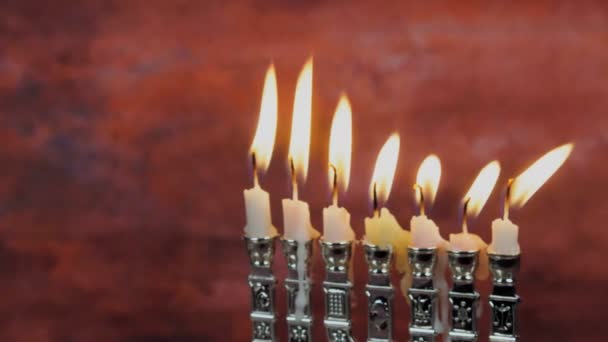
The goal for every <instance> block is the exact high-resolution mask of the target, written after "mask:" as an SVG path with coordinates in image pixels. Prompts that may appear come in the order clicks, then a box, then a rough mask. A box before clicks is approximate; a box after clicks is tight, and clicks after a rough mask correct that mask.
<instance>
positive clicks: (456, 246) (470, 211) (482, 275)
mask: <svg viewBox="0 0 608 342" xmlns="http://www.w3.org/2000/svg"><path fill="white" fill-rule="evenodd" d="M499 174H500V164H499V163H498V161H496V160H495V161H492V162H490V163H489V164H488V165H486V166H485V167H484V168H483V169H482V170H481V171H480V172H479V175H478V176H477V178H475V181H473V184H472V185H471V187H470V188H469V191H468V192H467V194H466V195H465V196H464V199H463V203H464V204H463V211H462V232H461V233H458V234H450V247H449V248H450V250H453V251H461V252H462V251H479V265H478V267H477V270H476V274H475V275H476V277H477V278H479V279H481V280H484V279H486V278H487V277H488V275H489V269H488V258H487V256H486V248H487V244H486V243H485V242H484V241H483V240H482V239H481V237H480V236H479V235H477V234H473V233H470V232H469V229H468V225H467V219H468V218H469V217H476V216H477V215H479V213H480V212H481V210H482V209H483V207H484V206H485V204H486V203H487V201H488V198H489V197H490V194H491V193H492V189H494V185H496V181H497V180H498V176H499ZM478 313H481V311H479V312H478Z"/></svg>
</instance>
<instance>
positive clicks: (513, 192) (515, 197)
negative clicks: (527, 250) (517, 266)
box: [488, 144, 573, 255]
mask: <svg viewBox="0 0 608 342" xmlns="http://www.w3.org/2000/svg"><path fill="white" fill-rule="evenodd" d="M572 148H573V144H565V145H562V146H560V147H557V148H555V149H553V150H551V151H550V152H548V153H547V154H545V155H544V156H542V157H541V158H540V159H538V160H537V161H536V162H535V163H534V164H532V166H530V167H529V168H528V169H527V170H526V171H524V172H523V173H522V174H520V175H519V176H517V178H515V179H510V180H509V182H508V185H507V191H506V196H505V202H504V211H503V218H502V219H500V218H498V219H496V220H494V221H493V222H492V243H491V244H490V246H489V247H488V252H490V253H494V254H500V255H518V254H519V253H520V248H519V242H518V240H517V238H518V234H519V227H518V226H517V225H516V224H514V223H513V222H511V220H509V207H513V208H520V207H522V206H523V205H524V204H525V203H526V202H527V201H528V200H529V199H530V197H532V195H534V193H535V192H536V191H537V190H538V189H539V188H540V187H541V186H542V185H543V184H544V183H545V182H546V181H547V180H548V179H549V178H550V177H551V176H552V175H553V174H554V173H555V172H556V171H557V170H558V169H559V168H560V167H561V166H562V165H563V164H564V162H565V161H566V159H568V156H569V155H570V153H571V152H572Z"/></svg>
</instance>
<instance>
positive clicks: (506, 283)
mask: <svg viewBox="0 0 608 342" xmlns="http://www.w3.org/2000/svg"><path fill="white" fill-rule="evenodd" d="M488 257H489V259H490V271H491V272H492V283H493V285H494V286H493V290H492V294H491V295H490V308H491V310H492V319H491V325H490V327H491V333H490V341H491V342H516V341H519V334H518V329H517V328H518V327H517V305H518V304H519V302H520V298H519V296H518V295H517V292H516V289H515V283H516V281H517V273H518V272H519V262H520V256H519V255H499V254H492V253H489V254H488Z"/></svg>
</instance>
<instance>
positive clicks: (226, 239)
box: [0, 0, 608, 342]
mask: <svg viewBox="0 0 608 342" xmlns="http://www.w3.org/2000/svg"><path fill="white" fill-rule="evenodd" d="M0 18H1V20H0V47H1V48H0V165H1V168H0V170H1V171H0V293H2V300H1V301H0V340H2V341H16V342H18V341H39V342H44V341H91V342H94V341H134V342H135V341H179V342H185V341H225V340H230V341H245V340H247V339H248V338H249V330H248V329H249V323H248V305H249V303H248V300H249V298H248V292H247V291H248V290H247V285H246V281H245V278H246V276H247V273H248V267H247V260H246V254H245V252H244V245H243V242H242V241H241V240H240V237H241V233H242V227H243V225H244V223H245V222H244V221H245V219H244V214H243V213H244V208H243V199H242V193H241V191H242V189H244V188H245V187H247V186H249V185H250V174H249V169H248V159H247V149H248V147H249V144H250V141H251V139H252V137H253V133H254V132H253V130H254V128H255V124H256V122H257V108H258V106H259V99H260V95H261V88H262V81H263V76H264V72H265V69H266V67H267V65H268V63H269V61H270V60H274V62H275V64H276V67H277V73H278V82H279V93H280V94H279V95H280V110H281V112H280V117H279V131H278V137H277V147H276V149H275V154H274V158H273V161H272V164H271V167H270V170H269V172H268V173H267V174H266V175H265V177H264V178H262V184H263V186H264V187H265V188H267V190H269V191H270V192H271V196H272V206H273V218H274V222H275V223H276V224H277V225H278V226H280V225H281V222H282V216H281V211H280V199H281V198H282V197H285V196H287V195H288V181H287V179H288V176H287V170H286V154H287V146H288V139H289V126H290V125H289V124H290V120H291V115H290V114H291V105H292V101H293V91H294V88H295V79H296V77H297V74H298V72H299V69H300V67H301V66H302V64H303V63H304V61H305V60H306V58H307V57H308V56H309V55H311V54H312V55H314V56H315V84H314V100H313V101H314V114H313V140H312V147H311V148H312V151H311V164H310V169H309V179H308V183H307V184H306V185H305V187H304V188H303V189H301V197H302V198H304V199H306V200H308V201H309V202H310V205H311V208H312V215H313V223H314V224H315V225H316V226H317V227H318V228H321V227H320V226H321V208H322V207H323V206H325V205H327V203H328V202H329V194H328V191H327V190H326V189H327V185H326V167H325V166H326V163H327V142H328V135H329V126H330V121H331V116H332V114H333V110H334V108H335V104H336V102H337V99H338V96H339V94H340V93H341V92H342V91H346V92H347V93H348V94H349V96H350V98H351V101H352V104H353V110H354V130H355V131H354V156H353V164H354V170H353V173H352V177H351V187H350V189H349V192H348V194H347V195H346V197H345V198H344V200H343V203H344V205H346V206H347V207H348V208H349V209H350V211H351V213H352V222H353V226H354V227H355V230H356V232H357V234H358V235H361V233H362V230H363V225H362V220H363V217H365V216H366V215H368V214H369V211H370V209H369V204H368V200H367V198H366V196H367V187H368V183H369V179H370V177H371V173H372V168H373V165H372V164H373V161H374V160H375V157H376V153H377V152H378V150H379V149H380V147H381V145H382V143H383V142H384V140H385V139H386V138H387V136H388V135H389V134H390V133H391V132H393V131H394V130H397V131H399V133H400V134H401V138H402V149H401V154H400V160H399V166H398V170H397V179H396V180H395V184H394V187H393V189H394V190H393V193H392V195H391V198H390V200H389V202H388V207H390V208H391V210H392V211H393V213H395V214H396V215H397V217H398V219H399V220H400V221H401V222H402V223H403V224H404V225H405V224H406V223H407V222H408V221H409V217H410V216H411V215H412V214H413V213H414V208H413V205H412V199H411V193H410V189H411V183H412V181H413V179H414V174H415V171H416V168H417V166H418V164H419V163H420V161H421V160H422V159H423V158H424V156H425V155H427V154H428V153H431V152H434V153H437V154H438V155H439V156H440V157H441V159H442V161H443V166H444V178H443V181H442V184H441V188H440V190H439V193H438V197H437V203H436V205H435V208H434V210H433V212H432V215H433V217H434V218H435V219H436V221H437V222H438V223H439V224H440V226H441V229H442V232H443V233H444V234H445V235H446V236H447V234H448V233H450V232H455V231H457V230H458V208H457V204H458V202H459V200H460V197H461V196H462V195H463V193H464V192H465V191H466V188H467V187H468V185H469V184H470V182H471V181H472V179H473V177H474V176H475V175H476V173H477V172H478V170H479V169H480V168H481V167H482V166H483V165H484V164H485V163H486V162H488V161H489V160H492V159H494V158H498V159H499V160H500V161H501V162H502V164H503V171H504V172H503V175H502V176H501V180H500V181H501V182H503V184H504V181H505V180H506V178H507V176H508V175H515V174H516V173H517V172H519V171H521V170H522V169H523V167H525V166H526V165H527V164H529V163H530V162H531V161H533V160H534V159H535V158H536V157H538V156H539V155H541V154H542V153H544V152H545V151H547V150H549V149H550V148H552V147H554V146H557V145H559V144H562V143H564V142H566V141H570V140H572V141H575V142H576V149H575V151H574V154H573V156H572V157H571V159H570V161H569V162H568V163H567V164H566V165H565V166H564V167H563V168H562V170H560V172H559V173H557V174H556V176H555V177H554V178H553V179H552V180H551V181H550V182H549V183H547V184H546V186H545V187H544V188H543V189H541V191H540V192H539V193H538V194H537V195H535V197H534V198H533V199H532V200H531V201H530V202H529V204H528V205H527V206H526V207H525V208H524V209H523V210H520V211H518V212H515V213H513V215H512V216H513V218H514V220H515V221H516V222H517V223H519V225H520V227H521V238H520V241H521V244H522V248H523V250H524V255H523V266H522V267H523V269H522V281H521V288H520V289H521V290H520V291H521V295H522V296H523V298H524V303H523V306H522V334H523V337H524V340H526V341H557V340H560V341H575V340H588V341H590V340H593V341H600V340H604V339H605V338H604V331H603V330H602V329H601V328H602V327H603V326H602V324H604V318H603V317H602V315H600V314H598V312H597V311H598V310H601V309H604V308H605V307H606V306H607V305H608V292H606V282H607V281H608V274H607V273H606V266H605V260H606V258H608V252H607V249H606V246H607V243H608V232H607V227H606V226H605V225H606V221H607V220H608V201H607V200H606V198H605V196H606V189H608V178H607V177H606V174H607V173H608V164H607V163H606V158H607V157H608V131H607V130H608V117H607V115H608V114H607V111H608V84H607V80H608V44H607V43H606V42H607V41H608V6H606V4H605V3H604V2H602V1H595V2H593V1H582V2H574V1H573V2H571V3H568V2H558V1H532V2H526V3H525V4H524V3H521V4H512V3H510V2H479V3H478V4H477V5H472V4H469V3H468V4H464V3H459V4H451V5H447V6H446V5H439V4H437V3H434V2H433V3H429V4H426V5H424V6H423V5H420V4H415V2H412V3H411V4H408V3H406V2H404V1H394V2H388V1H387V2H360V1H344V2H343V1H320V0H318V1H279V0H276V1H249V2H226V1H209V0H199V1H195V0H176V1H156V0H154V1H151V0H148V1H135V0H133V1H53V2H39V1H30V0H22V1H11V0H8V1H4V2H3V3H2V4H0ZM490 201H491V202H490V203H489V204H488V206H487V207H486V209H485V212H484V213H483V214H482V215H481V217H480V218H479V219H478V220H476V221H475V222H472V224H471V225H472V228H471V229H472V230H474V231H475V232H478V233H479V234H480V235H482V237H484V238H485V239H486V240H487V239H489V237H490V236H489V223H490V221H491V219H493V218H494V217H496V216H497V215H498V214H499V212H500V205H499V202H500V194H499V193H498V192H496V193H495V194H494V195H493V196H492V197H491V199H490ZM356 262H357V264H358V266H357V274H356V285H357V290H356V295H357V297H358V299H357V300H356V303H355V305H356V309H355V310H356V318H355V321H356V323H355V324H356V325H357V329H356V330H357V334H358V336H359V337H363V335H364V330H365V329H364V323H363V322H364V316H363V314H364V311H365V308H364V304H365V301H364V295H363V290H362V286H363V284H364V282H365V280H366V279H365V278H366V275H365V273H364V268H363V258H362V255H361V253H359V254H358V255H357V256H356ZM315 267H316V270H319V269H320V267H321V263H320V260H318V258H317V260H316V262H315ZM276 270H277V274H279V275H280V276H283V275H284V274H285V263H284V261H283V260H282V258H280V257H278V258H277V265H276ZM322 276H323V275H322V274H321V273H320V272H318V271H317V272H315V279H317V280H320V279H321V278H322ZM482 291H483V294H484V296H485V294H487V291H488V284H487V283H484V284H482ZM321 293H322V290H321V288H320V287H316V288H315V289H314V294H315V296H316V300H315V303H314V304H315V306H316V310H315V311H316V314H317V317H319V318H320V317H321V315H322V313H321V309H322V302H321ZM283 294H284V292H283V290H282V289H281V291H280V292H279V295H280V296H281V303H283V304H284V300H283V298H282V296H283ZM397 305H398V309H397V316H398V322H397V331H398V335H399V336H401V339H404V338H405V336H406V330H407V316H406V307H405V302H404V300H403V299H402V298H399V299H398V302H397ZM281 310H282V311H281V312H284V309H281ZM486 320H487V318H486ZM318 322H319V323H320V321H318ZM280 329H281V333H282V334H284V333H285V326H284V325H283V323H281V325H280ZM483 332H484V333H487V322H485V321H484V323H483ZM317 333H318V334H319V335H318V337H319V340H321V339H320V337H321V335H322V334H321V333H322V331H321V329H317ZM282 336H284V335H282Z"/></svg>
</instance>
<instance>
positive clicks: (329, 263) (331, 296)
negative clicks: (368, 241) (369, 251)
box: [320, 240, 354, 342]
mask: <svg viewBox="0 0 608 342" xmlns="http://www.w3.org/2000/svg"><path fill="white" fill-rule="evenodd" d="M320 243H321V254H322V255H323V260H324V261H325V272H326V277H325V281H323V291H324V292H325V320H324V321H323V322H324V324H325V329H326V332H327V340H328V341H330V342H347V341H354V339H353V337H352V320H351V314H350V311H351V307H350V294H351V289H352V287H353V284H352V283H351V281H350V279H349V267H350V263H351V259H352V258H351V257H352V242H351V241H344V242H325V241H322V240H321V241H320Z"/></svg>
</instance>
